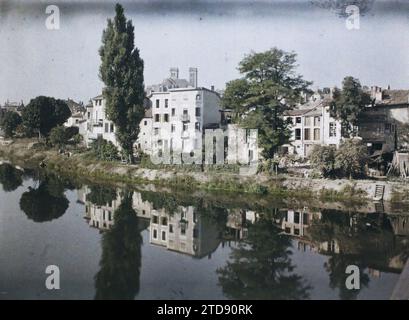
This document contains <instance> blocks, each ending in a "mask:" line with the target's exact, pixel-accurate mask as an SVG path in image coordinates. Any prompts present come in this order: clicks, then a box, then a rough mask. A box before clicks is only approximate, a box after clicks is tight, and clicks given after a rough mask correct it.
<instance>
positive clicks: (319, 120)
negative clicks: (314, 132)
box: [314, 117, 321, 127]
mask: <svg viewBox="0 0 409 320" xmlns="http://www.w3.org/2000/svg"><path fill="white" fill-rule="evenodd" d="M320 124H321V118H320V117H314V127H319V126H320Z"/></svg>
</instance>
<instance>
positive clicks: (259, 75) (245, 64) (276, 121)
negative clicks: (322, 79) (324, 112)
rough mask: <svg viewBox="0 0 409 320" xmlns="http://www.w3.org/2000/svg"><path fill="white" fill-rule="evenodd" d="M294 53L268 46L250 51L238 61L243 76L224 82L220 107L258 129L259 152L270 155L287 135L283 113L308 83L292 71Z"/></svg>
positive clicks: (285, 139) (294, 66)
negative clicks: (260, 50)
mask: <svg viewBox="0 0 409 320" xmlns="http://www.w3.org/2000/svg"><path fill="white" fill-rule="evenodd" d="M296 67H297V65H296V54H295V53H293V52H285V51H283V50H280V49H277V48H272V49H270V50H267V51H265V52H261V53H251V54H249V55H247V56H246V57H245V58H244V59H243V60H242V61H241V62H240V63H239V71H240V73H241V74H242V75H243V78H241V79H238V80H234V81H231V82H229V83H227V85H226V91H225V94H224V96H223V99H222V105H223V107H224V108H229V109H232V110H233V112H234V114H235V117H234V119H235V121H236V122H237V123H238V124H239V125H240V126H242V127H244V128H251V129H258V137H259V145H260V147H261V148H262V149H263V151H262V155H263V156H264V157H265V158H271V157H272V156H273V155H274V153H275V152H276V150H277V147H278V146H280V145H282V144H283V143H285V142H286V141H287V140H288V138H289V135H290V132H289V130H288V123H286V122H285V121H284V120H283V118H282V115H283V112H284V111H285V110H287V109H289V108H292V107H294V106H295V105H296V104H297V103H298V102H300V101H301V93H303V92H309V89H308V88H309V86H310V85H311V82H308V81H305V80H303V78H302V76H301V75H298V74H296V72H295V69H296Z"/></svg>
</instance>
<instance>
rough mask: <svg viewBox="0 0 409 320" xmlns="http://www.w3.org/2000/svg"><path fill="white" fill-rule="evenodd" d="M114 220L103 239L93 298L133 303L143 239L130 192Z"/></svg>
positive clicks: (127, 193)
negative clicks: (128, 300) (124, 300)
mask: <svg viewBox="0 0 409 320" xmlns="http://www.w3.org/2000/svg"><path fill="white" fill-rule="evenodd" d="M114 217H115V224H114V225H113V226H112V228H111V229H110V230H108V231H106V232H105V233H104V234H103V237H102V257H101V261H100V270H99V272H98V273H97V274H96V276H95V289H96V294H95V298H96V299H110V300H111V299H133V298H134V297H135V296H136V294H137V293H138V292H139V277H140V268H141V245H142V236H141V234H140V229H139V222H138V218H137V216H136V213H135V211H134V209H133V208H132V195H131V193H130V192H126V193H125V194H124V196H123V200H122V203H121V204H120V206H119V207H118V209H117V210H116V211H115V213H114Z"/></svg>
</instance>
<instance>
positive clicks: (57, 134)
mask: <svg viewBox="0 0 409 320" xmlns="http://www.w3.org/2000/svg"><path fill="white" fill-rule="evenodd" d="M49 138H50V142H51V144H52V145H53V146H57V147H58V148H63V147H64V146H65V145H66V144H67V141H68V139H67V132H66V130H65V127H64V126H57V127H54V128H52V129H51V132H50V137H49Z"/></svg>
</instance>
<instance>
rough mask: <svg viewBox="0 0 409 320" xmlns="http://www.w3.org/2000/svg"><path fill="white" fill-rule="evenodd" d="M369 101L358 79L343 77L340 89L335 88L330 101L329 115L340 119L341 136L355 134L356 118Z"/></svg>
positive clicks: (368, 96) (347, 136) (369, 98)
mask: <svg viewBox="0 0 409 320" xmlns="http://www.w3.org/2000/svg"><path fill="white" fill-rule="evenodd" d="M370 103H371V97H370V95H369V94H368V93H366V92H364V91H363V89H362V86H361V83H360V82H359V80H358V79H355V78H353V77H351V76H349V77H345V78H344V80H343V82H342V90H339V89H338V88H335V90H334V92H333V101H332V102H331V115H332V116H334V117H336V118H337V119H340V120H341V126H342V136H343V137H346V138H349V137H350V136H356V134H357V131H356V128H357V126H358V118H359V115H360V114H361V112H362V111H363V109H364V108H365V106H367V105H369V104H370Z"/></svg>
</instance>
